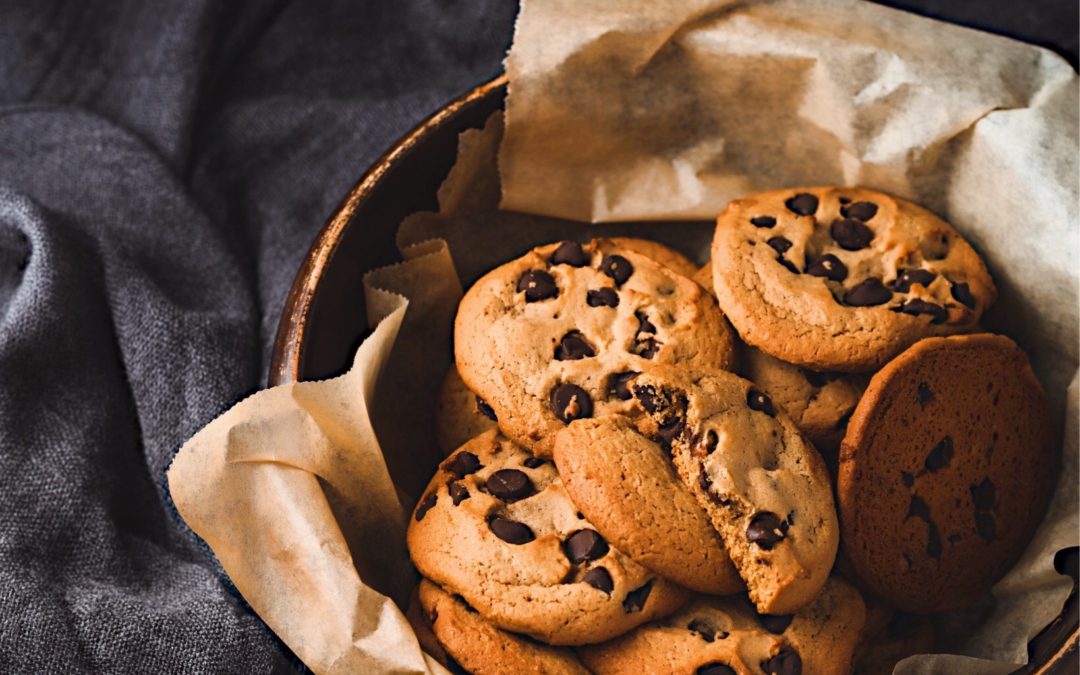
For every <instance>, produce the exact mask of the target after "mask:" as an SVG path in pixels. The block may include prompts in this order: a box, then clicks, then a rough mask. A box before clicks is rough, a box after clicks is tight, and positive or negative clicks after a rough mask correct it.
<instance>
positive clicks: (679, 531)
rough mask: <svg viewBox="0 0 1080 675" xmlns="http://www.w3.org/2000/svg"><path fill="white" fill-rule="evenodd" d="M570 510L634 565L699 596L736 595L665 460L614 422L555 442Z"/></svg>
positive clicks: (578, 428)
mask: <svg viewBox="0 0 1080 675" xmlns="http://www.w3.org/2000/svg"><path fill="white" fill-rule="evenodd" d="M555 464H556V466H558V468H559V475H560V476H561V477H562V481H563V485H564V486H565V487H566V491H567V493H569V495H570V498H571V499H572V500H573V501H574V504H576V505H577V507H578V508H579V509H580V510H581V512H582V513H584V514H585V517H586V518H588V519H589V522H591V523H593V524H594V525H595V526H596V529H597V530H598V531H599V532H600V534H602V535H604V538H605V539H607V540H608V541H609V542H611V543H612V544H613V545H614V546H616V547H617V548H618V549H619V550H620V551H622V552H624V553H626V555H628V556H630V557H631V558H633V559H634V560H635V561H637V562H639V563H641V564H642V565H644V566H645V567H648V568H649V569H651V570H652V571H654V572H656V573H657V574H660V575H662V576H664V577H666V578H668V579H670V580H672V581H674V582H675V583H677V584H679V585H681V586H683V587H685V588H689V589H691V590H695V591H700V592H702V593H718V594H729V593H736V592H738V591H740V590H742V589H743V583H742V580H741V579H740V578H739V575H738V573H737V572H736V571H735V567H734V566H733V565H732V564H731V558H729V557H728V554H727V551H726V550H725V549H724V542H723V541H722V540H721V539H720V535H719V534H718V533H717V531H716V530H715V529H713V526H712V523H710V522H709V517H708V515H707V514H706V513H705V511H704V510H703V509H702V508H701V505H700V504H698V502H697V499H696V498H695V497H694V495H693V494H692V493H691V492H690V490H689V489H688V488H687V487H686V485H684V484H683V482H682V480H681V479H680V478H679V476H678V474H676V473H675V467H673V466H672V464H671V461H670V460H669V459H668V457H667V454H666V453H665V452H664V451H663V450H662V449H661V448H660V446H659V445H657V444H656V443H653V442H652V441H650V440H649V439H647V438H645V437H644V436H642V435H641V433H640V432H639V431H638V430H637V429H636V428H635V427H634V425H633V423H632V422H631V421H630V420H629V419H628V418H626V417H623V416H621V415H609V416H607V417H601V418H598V419H588V420H577V421H576V422H573V423H572V424H570V426H568V427H566V428H565V429H563V430H562V431H560V432H559V435H558V436H557V437H556V439H555Z"/></svg>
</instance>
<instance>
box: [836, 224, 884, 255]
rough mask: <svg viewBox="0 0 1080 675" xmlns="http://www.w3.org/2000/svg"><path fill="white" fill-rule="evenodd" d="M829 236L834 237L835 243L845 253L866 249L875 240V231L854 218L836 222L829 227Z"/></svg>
mask: <svg viewBox="0 0 1080 675" xmlns="http://www.w3.org/2000/svg"><path fill="white" fill-rule="evenodd" d="M829 234H830V235H832V238H833V241H835V242H836V243H837V244H839V245H840V248H842V249H844V250H845V251H858V250H860V249H864V248H866V247H867V246H869V245H870V242H871V241H873V239H874V231H873V230H871V229H870V228H869V227H867V226H866V225H865V224H864V223H863V222H862V221H861V220H855V219H854V218H844V219H843V220H837V221H834V222H833V224H832V225H831V226H830V227H829Z"/></svg>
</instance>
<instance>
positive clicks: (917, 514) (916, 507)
mask: <svg viewBox="0 0 1080 675" xmlns="http://www.w3.org/2000/svg"><path fill="white" fill-rule="evenodd" d="M908 518H918V519H919V520H925V521H926V522H930V506H929V505H928V504H927V503H926V502H924V501H923V499H922V497H920V496H919V495H911V502H909V503H908V512H907V516H905V517H904V520H907V519H908Z"/></svg>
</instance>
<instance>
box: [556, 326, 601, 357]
mask: <svg viewBox="0 0 1080 675" xmlns="http://www.w3.org/2000/svg"><path fill="white" fill-rule="evenodd" d="M594 356H596V351H595V350H594V349H593V347H592V345H590V344H589V342H588V341H587V340H586V339H585V336H584V335H582V334H581V332H580V331H576V330H572V331H570V332H569V333H567V334H566V335H564V336H563V337H562V340H560V341H559V344H558V346H556V347H555V360H556V361H577V360H579V359H588V358H592V357H594Z"/></svg>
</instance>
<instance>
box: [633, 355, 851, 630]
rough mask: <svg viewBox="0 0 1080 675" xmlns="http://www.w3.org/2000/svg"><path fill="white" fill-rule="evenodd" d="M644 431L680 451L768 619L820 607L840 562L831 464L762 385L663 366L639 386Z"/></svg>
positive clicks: (678, 464)
mask: <svg viewBox="0 0 1080 675" xmlns="http://www.w3.org/2000/svg"><path fill="white" fill-rule="evenodd" d="M630 389H631V391H632V393H633V398H634V403H635V405H636V408H635V410H634V413H635V414H636V425H637V427H638V429H639V430H640V431H642V433H643V434H644V435H645V436H646V437H648V438H652V439H654V440H656V442H658V443H660V444H661V445H662V446H664V447H665V448H670V453H671V456H672V461H673V463H674V465H675V468H676V470H677V471H678V473H679V475H680V477H681V478H682V479H683V482H684V484H685V485H686V486H687V487H688V488H689V489H690V490H691V492H692V493H693V494H694V496H695V497H696V498H697V501H698V504H700V505H701V506H702V508H704V509H705V512H706V513H707V514H708V516H709V519H710V521H711V522H712V524H713V527H714V528H715V529H716V530H717V532H719V533H720V536H721V539H722V540H723V542H724V546H725V548H726V549H727V552H728V555H730V556H731V559H732V561H733V562H734V564H735V567H736V569H737V570H738V572H739V575H740V576H741V577H742V579H743V581H744V582H745V583H746V586H747V589H748V591H749V595H750V599H751V600H752V601H753V602H754V604H755V605H756V606H757V609H758V611H760V612H762V613H767V614H784V613H790V612H793V611H796V610H798V609H799V608H800V607H802V606H804V605H806V604H808V603H810V602H811V601H812V600H813V599H814V598H815V597H816V596H817V594H818V592H819V591H820V590H821V588H822V586H823V585H824V583H825V580H826V579H827V577H828V574H829V570H830V569H831V568H832V565H833V562H834V560H835V558H836V551H837V540H838V536H839V526H838V523H837V518H836V510H835V505H834V503H833V497H832V485H831V482H830V481H829V476H828V472H827V470H826V468H825V463H824V461H823V460H822V459H821V456H820V455H819V454H818V453H817V451H816V450H814V448H813V447H812V446H811V445H809V444H808V443H807V442H806V441H805V439H804V438H803V435H802V433H801V432H800V431H799V430H798V428H797V427H796V426H795V425H794V423H793V422H792V421H791V420H790V419H789V418H788V417H787V416H786V415H785V414H784V413H783V412H782V411H780V410H778V409H777V408H776V406H775V405H774V404H773V403H772V401H771V400H770V399H769V398H768V396H766V395H765V394H764V393H762V392H761V391H760V390H759V389H757V388H756V387H755V386H754V384H753V383H751V382H749V381H747V380H744V379H743V378H741V377H739V376H737V375H734V374H733V373H728V372H724V371H699V370H696V369H694V370H691V369H680V368H670V367H657V368H654V369H653V370H651V371H648V372H645V373H642V374H641V375H639V376H637V377H636V378H634V380H633V381H631V383H630Z"/></svg>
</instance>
